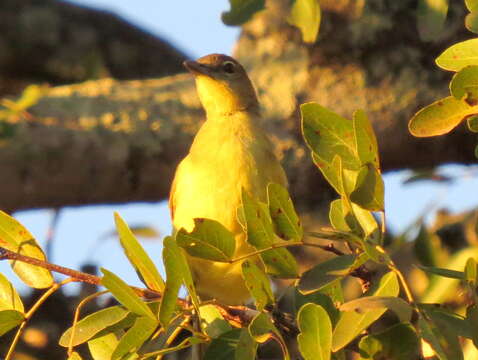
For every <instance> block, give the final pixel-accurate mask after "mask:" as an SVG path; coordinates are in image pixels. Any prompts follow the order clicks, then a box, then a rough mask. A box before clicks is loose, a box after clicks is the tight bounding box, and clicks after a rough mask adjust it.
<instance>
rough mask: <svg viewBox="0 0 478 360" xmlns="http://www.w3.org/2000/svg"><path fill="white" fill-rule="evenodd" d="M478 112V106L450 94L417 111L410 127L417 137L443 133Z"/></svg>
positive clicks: (409, 124)
mask: <svg viewBox="0 0 478 360" xmlns="http://www.w3.org/2000/svg"><path fill="white" fill-rule="evenodd" d="M477 48H478V43H477ZM476 113H478V106H470V105H468V104H467V103H465V102H464V101H461V100H457V99H455V98H454V97H453V96H449V97H446V98H444V99H441V100H438V101H436V102H434V103H433V104H431V105H428V106H426V107H424V108H423V109H421V110H420V111H419V112H417V113H416V114H415V115H414V116H413V117H412V119H411V120H410V122H409V123H408V129H409V130H410V132H411V133H412V135H413V136H417V137H427V136H437V135H443V134H446V133H448V132H450V131H451V130H453V129H454V128H455V127H457V126H458V125H459V124H460V123H461V122H462V121H463V120H464V119H465V118H466V117H467V116H469V115H472V114H476Z"/></svg>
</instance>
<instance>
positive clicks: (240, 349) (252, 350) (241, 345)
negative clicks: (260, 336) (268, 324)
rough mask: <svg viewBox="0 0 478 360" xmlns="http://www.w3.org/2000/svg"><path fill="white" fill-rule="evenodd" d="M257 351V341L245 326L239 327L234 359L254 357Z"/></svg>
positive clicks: (243, 359) (241, 359)
mask: <svg viewBox="0 0 478 360" xmlns="http://www.w3.org/2000/svg"><path fill="white" fill-rule="evenodd" d="M256 352H257V342H255V340H254V339H253V338H252V336H251V334H249V330H248V329H247V328H242V329H241V334H240V336H239V342H238V343H237V347H236V353H235V354H234V360H248V359H255V358H256Z"/></svg>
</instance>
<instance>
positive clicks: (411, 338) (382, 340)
mask: <svg viewBox="0 0 478 360" xmlns="http://www.w3.org/2000/svg"><path fill="white" fill-rule="evenodd" d="M397 340H399V341H397ZM359 349H360V355H361V359H363V360H365V359H388V360H410V359H418V358H419V352H420V341H419V339H418V337H417V333H416V332H415V329H414V328H413V326H412V325H410V324H408V323H399V324H396V325H393V326H392V327H389V328H388V329H386V330H384V331H382V332H379V333H375V334H371V335H367V336H364V337H363V338H362V339H361V340H360V342H359Z"/></svg>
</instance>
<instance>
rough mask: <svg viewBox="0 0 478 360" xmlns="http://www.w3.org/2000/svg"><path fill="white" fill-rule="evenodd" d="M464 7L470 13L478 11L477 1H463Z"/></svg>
mask: <svg viewBox="0 0 478 360" xmlns="http://www.w3.org/2000/svg"><path fill="white" fill-rule="evenodd" d="M465 5H466V8H467V9H468V10H469V11H470V12H473V11H477V10H478V0H465Z"/></svg>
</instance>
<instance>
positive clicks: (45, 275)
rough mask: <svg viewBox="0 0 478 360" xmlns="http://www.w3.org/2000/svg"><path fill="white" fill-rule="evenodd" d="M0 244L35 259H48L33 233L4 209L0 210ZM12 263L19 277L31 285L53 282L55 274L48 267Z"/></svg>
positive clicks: (34, 286)
mask: <svg viewBox="0 0 478 360" xmlns="http://www.w3.org/2000/svg"><path fill="white" fill-rule="evenodd" d="M0 246H2V247H4V248H6V249H8V250H10V251H14V252H16V253H19V254H22V255H26V256H30V257H32V258H35V259H39V260H43V261H45V260H46V257H45V254H44V253H43V251H42V249H41V247H40V246H39V245H38V243H37V242H36V240H35V238H34V237H33V235H32V234H30V232H29V231H28V230H27V229H26V228H25V227H23V225H22V224H20V223H19V222H18V221H17V220H15V219H14V218H13V217H11V216H10V215H8V214H7V213H5V212H3V211H0ZM10 264H11V266H12V269H13V271H14V272H15V273H16V274H17V275H18V277H19V278H20V279H21V280H22V281H23V282H24V283H25V284H27V285H28V286H30V287H33V288H36V289H44V288H47V287H50V286H51V285H52V284H53V276H52V275H51V273H50V271H48V270H46V269H43V268H41V267H39V266H34V265H30V264H27V263H24V262H21V261H10Z"/></svg>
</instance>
